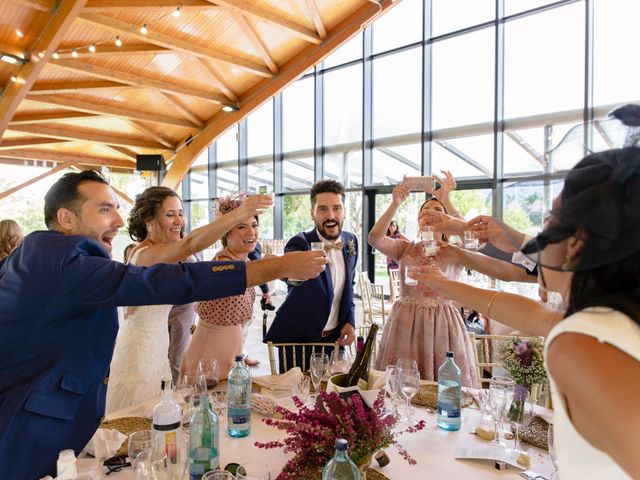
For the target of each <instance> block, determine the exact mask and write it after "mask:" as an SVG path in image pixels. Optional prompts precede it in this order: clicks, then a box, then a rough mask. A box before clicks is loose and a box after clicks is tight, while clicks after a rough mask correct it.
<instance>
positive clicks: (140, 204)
mask: <svg viewBox="0 0 640 480" xmlns="http://www.w3.org/2000/svg"><path fill="white" fill-rule="evenodd" d="M271 204H272V198H271V196H270V195H252V196H250V197H248V198H247V199H246V200H245V201H244V202H242V206H241V207H239V208H237V209H236V210H234V211H233V212H230V214H229V215H224V216H222V217H221V218H219V219H217V220H216V221H214V222H211V223H209V224H207V225H205V226H203V227H200V228H196V229H194V230H193V231H192V232H191V233H190V234H189V235H186V236H184V237H183V232H184V226H185V220H184V213H183V210H182V202H181V201H180V197H178V195H177V194H176V193H175V192H174V191H173V190H171V189H169V188H167V187H150V188H147V189H146V190H145V191H144V192H143V193H142V194H140V195H138V196H137V197H136V204H135V205H134V207H133V209H132V210H131V213H130V215H129V221H128V228H129V235H130V236H131V238H132V239H133V240H135V241H138V242H140V243H139V244H138V246H137V247H135V248H134V250H133V251H132V252H131V254H130V257H129V258H130V260H129V263H131V264H134V265H138V266H142V267H148V266H151V265H154V264H156V263H175V262H179V261H181V260H183V259H185V258H187V257H189V256H190V255H193V254H194V253H197V252H199V251H202V250H204V249H205V248H207V247H209V246H210V245H213V244H214V243H215V242H216V241H217V240H218V239H220V238H221V237H222V236H223V235H224V234H225V233H227V232H228V231H229V230H231V229H232V228H233V227H234V226H236V225H237V224H238V223H240V222H242V221H243V220H245V219H246V218H247V217H250V216H253V215H259V214H260V213H261V212H262V210H264V209H266V208H269V207H270V206H271ZM227 217H228V218H227ZM171 307H172V305H150V306H143V307H127V308H126V309H125V312H124V318H123V320H122V322H121V324H120V330H119V332H118V337H117V340H116V346H115V350H114V353H113V359H112V360H111V367H110V369H109V383H108V387H107V403H106V409H105V411H106V413H107V414H109V413H112V412H114V411H116V410H119V409H121V408H126V407H129V406H131V405H134V404H136V403H140V402H143V401H145V400H148V399H150V398H153V397H155V396H158V395H159V394H160V381H161V380H162V379H163V378H165V379H170V378H171V370H170V368H169V358H168V350H169V331H168V326H167V319H168V316H169V310H171Z"/></svg>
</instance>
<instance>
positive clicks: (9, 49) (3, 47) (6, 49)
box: [0, 42, 24, 57]
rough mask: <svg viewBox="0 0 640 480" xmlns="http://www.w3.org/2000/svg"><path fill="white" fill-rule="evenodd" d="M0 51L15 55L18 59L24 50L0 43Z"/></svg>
mask: <svg viewBox="0 0 640 480" xmlns="http://www.w3.org/2000/svg"><path fill="white" fill-rule="evenodd" d="M0 50H2V51H3V52H4V53H10V54H11V55H15V56H16V57H19V56H20V55H23V54H24V49H23V48H20V47H16V46H15V45H10V44H8V43H3V42H0Z"/></svg>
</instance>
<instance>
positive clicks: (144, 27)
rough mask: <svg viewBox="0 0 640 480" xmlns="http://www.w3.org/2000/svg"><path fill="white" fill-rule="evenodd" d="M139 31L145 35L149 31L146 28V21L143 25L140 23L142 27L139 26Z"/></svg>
mask: <svg viewBox="0 0 640 480" xmlns="http://www.w3.org/2000/svg"><path fill="white" fill-rule="evenodd" d="M140 33H141V34H142V35H146V34H147V33H149V30H148V29H147V24H146V23H145V24H144V25H142V27H141V28H140Z"/></svg>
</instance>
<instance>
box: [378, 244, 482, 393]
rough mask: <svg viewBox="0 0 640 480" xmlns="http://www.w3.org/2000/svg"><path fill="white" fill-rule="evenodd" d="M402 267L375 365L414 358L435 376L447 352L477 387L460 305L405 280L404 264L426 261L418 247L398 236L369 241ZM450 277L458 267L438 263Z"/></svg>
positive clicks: (427, 375)
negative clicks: (397, 293) (394, 299)
mask: <svg viewBox="0 0 640 480" xmlns="http://www.w3.org/2000/svg"><path fill="white" fill-rule="evenodd" d="M372 245H373V246H374V247H375V248H376V249H377V250H378V251H380V252H381V253H382V254H384V255H386V256H387V257H390V258H392V259H394V260H396V261H397V262H398V264H399V266H400V269H399V276H400V296H399V297H398V300H396V302H395V303H394V304H393V307H392V309H391V312H390V313H389V317H388V318H387V321H386V323H385V326H384V329H383V332H382V340H381V341H380V347H379V348H378V355H377V358H376V364H375V365H376V367H375V368H376V369H378V370H384V369H385V367H386V366H387V365H392V364H395V363H396V362H397V361H398V359H399V358H411V359H412V360H416V361H417V363H418V369H419V370H420V378H421V379H422V380H431V381H437V380H438V368H440V365H441V364H442V362H443V361H444V358H445V354H446V352H449V351H451V352H453V353H454V354H455V362H456V365H458V367H459V368H460V371H461V377H462V384H463V385H465V386H467V387H475V386H476V384H477V374H476V367H475V360H474V358H475V357H474V355H473V348H472V345H471V339H470V337H469V334H468V333H467V329H466V327H465V325H464V321H463V320H462V316H461V314H460V311H459V310H458V308H457V307H456V306H455V305H454V304H453V302H452V301H450V300H445V299H442V298H439V297H436V296H435V295H434V294H427V293H424V292H422V291H420V290H418V287H416V286H411V285H407V284H405V282H404V279H405V275H404V273H405V272H404V270H405V267H406V266H407V265H418V264H422V263H425V260H426V258H425V257H424V256H423V255H422V247H421V246H419V245H417V244H414V243H412V242H409V241H407V240H402V239H393V238H390V237H386V236H385V237H383V238H381V239H380V240H379V241H376V242H374V243H373V244H372ZM442 269H443V271H444V273H445V275H447V276H448V277H450V278H456V277H457V276H458V274H459V272H460V267H458V266H454V265H446V266H442Z"/></svg>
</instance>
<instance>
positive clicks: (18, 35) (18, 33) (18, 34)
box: [16, 30, 24, 38]
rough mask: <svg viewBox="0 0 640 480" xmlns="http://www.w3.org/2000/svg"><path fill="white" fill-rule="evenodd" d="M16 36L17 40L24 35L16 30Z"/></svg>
mask: <svg viewBox="0 0 640 480" xmlns="http://www.w3.org/2000/svg"><path fill="white" fill-rule="evenodd" d="M16 36H17V37H18V38H22V37H24V33H22V30H16Z"/></svg>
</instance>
